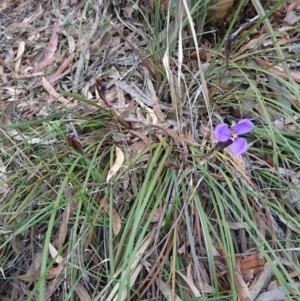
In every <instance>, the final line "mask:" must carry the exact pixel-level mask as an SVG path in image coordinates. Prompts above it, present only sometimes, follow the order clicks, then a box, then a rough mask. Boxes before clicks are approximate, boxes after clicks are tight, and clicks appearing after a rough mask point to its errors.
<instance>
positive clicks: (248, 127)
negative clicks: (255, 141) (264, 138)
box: [233, 119, 254, 135]
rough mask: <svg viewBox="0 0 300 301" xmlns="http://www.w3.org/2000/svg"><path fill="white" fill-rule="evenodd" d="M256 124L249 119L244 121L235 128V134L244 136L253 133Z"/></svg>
mask: <svg viewBox="0 0 300 301" xmlns="http://www.w3.org/2000/svg"><path fill="white" fill-rule="evenodd" d="M253 127H254V124H253V123H252V122H251V121H250V120H249V119H242V120H240V121H239V122H238V124H237V125H236V126H235V128H234V130H233V133H234V134H238V135H243V134H246V133H249V132H251V131H252V129H253Z"/></svg>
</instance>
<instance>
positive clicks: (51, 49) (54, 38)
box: [44, 22, 59, 60]
mask: <svg viewBox="0 0 300 301" xmlns="http://www.w3.org/2000/svg"><path fill="white" fill-rule="evenodd" d="M58 32H59V25H58V23H57V22H56V23H55V24H54V26H53V31H52V35H51V38H50V41H49V44H48V47H47V49H46V52H45V56H44V59H45V60H47V59H49V58H52V57H53V56H54V53H55V51H56V48H57V44H58V34H57V33H58Z"/></svg>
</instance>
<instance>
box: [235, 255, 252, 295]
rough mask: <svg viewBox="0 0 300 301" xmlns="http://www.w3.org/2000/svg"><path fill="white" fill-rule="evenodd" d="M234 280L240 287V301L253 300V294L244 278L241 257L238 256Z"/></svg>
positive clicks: (238, 287)
mask: <svg viewBox="0 0 300 301" xmlns="http://www.w3.org/2000/svg"><path fill="white" fill-rule="evenodd" d="M234 280H235V284H236V287H237V289H238V296H239V300H240V301H251V300H252V298H251V295H250V292H249V289H248V286H247V284H246V283H245V281H244V278H243V276H242V273H241V269H240V258H239V257H237V256H236V267H235V271H234Z"/></svg>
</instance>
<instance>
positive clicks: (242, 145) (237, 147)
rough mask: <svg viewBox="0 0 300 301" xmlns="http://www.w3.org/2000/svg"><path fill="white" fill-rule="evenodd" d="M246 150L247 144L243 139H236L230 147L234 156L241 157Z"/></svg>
mask: <svg viewBox="0 0 300 301" xmlns="http://www.w3.org/2000/svg"><path fill="white" fill-rule="evenodd" d="M247 149H248V143H247V141H246V139H244V138H238V139H236V140H234V141H233V143H232V145H231V150H232V152H233V153H234V154H236V155H241V154H243V153H245V152H246V151H247Z"/></svg>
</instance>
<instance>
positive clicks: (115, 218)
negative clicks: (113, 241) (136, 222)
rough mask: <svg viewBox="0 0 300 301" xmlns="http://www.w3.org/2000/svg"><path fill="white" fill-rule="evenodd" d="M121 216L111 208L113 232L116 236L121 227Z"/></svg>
mask: <svg viewBox="0 0 300 301" xmlns="http://www.w3.org/2000/svg"><path fill="white" fill-rule="evenodd" d="M121 226H122V224H121V218H120V215H119V213H118V212H117V210H116V209H115V208H112V227H113V231H114V234H115V235H116V236H117V235H118V233H119V232H120V229H121Z"/></svg>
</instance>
